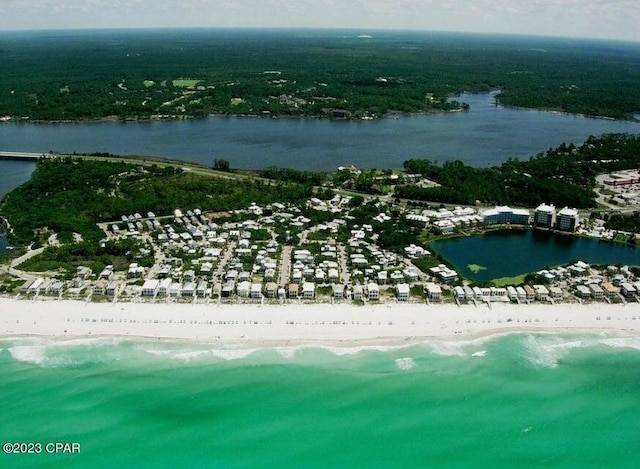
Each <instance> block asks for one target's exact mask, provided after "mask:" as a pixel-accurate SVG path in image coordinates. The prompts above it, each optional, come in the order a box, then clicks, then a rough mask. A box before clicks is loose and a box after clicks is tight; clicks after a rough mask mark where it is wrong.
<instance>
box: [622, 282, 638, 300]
mask: <svg viewBox="0 0 640 469" xmlns="http://www.w3.org/2000/svg"><path fill="white" fill-rule="evenodd" d="M620 292H621V293H622V294H623V295H624V296H625V297H627V298H631V297H633V296H635V295H636V294H637V293H638V291H637V290H636V288H635V287H634V286H633V285H632V284H630V283H628V282H624V283H622V284H621V285H620Z"/></svg>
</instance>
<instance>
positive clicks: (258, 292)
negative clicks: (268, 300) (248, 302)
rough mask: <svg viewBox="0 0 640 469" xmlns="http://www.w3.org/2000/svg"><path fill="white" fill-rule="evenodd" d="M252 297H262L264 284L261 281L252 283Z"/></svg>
mask: <svg viewBox="0 0 640 469" xmlns="http://www.w3.org/2000/svg"><path fill="white" fill-rule="evenodd" d="M251 298H254V299H260V298H262V284H260V283H252V284H251Z"/></svg>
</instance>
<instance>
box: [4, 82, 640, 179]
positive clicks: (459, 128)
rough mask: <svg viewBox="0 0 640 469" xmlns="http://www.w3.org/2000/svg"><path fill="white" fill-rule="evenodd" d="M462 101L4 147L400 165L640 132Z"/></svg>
mask: <svg viewBox="0 0 640 469" xmlns="http://www.w3.org/2000/svg"><path fill="white" fill-rule="evenodd" d="M455 99H457V100H459V101H462V102H466V103H469V104H470V106H471V107H470V110H469V111H463V112H446V113H436V114H419V115H399V116H395V118H394V117H388V118H383V119H379V120H374V121H331V120H320V119H295V118H289V119H287V118H282V119H270V118H256V117H213V116H212V117H209V118H206V119H200V120H189V121H160V122H138V123H133V122H128V123H117V122H92V123H62V124H33V123H3V124H0V142H1V143H0V146H1V147H2V148H0V149H1V150H7V151H24V152H48V151H50V150H52V151H57V152H68V153H72V152H74V151H75V152H79V153H82V152H85V153H91V152H108V153H112V154H119V155H146V156H156V157H166V158H173V159H178V160H185V161H190V162H196V163H200V164H203V165H205V166H210V165H211V164H212V162H213V160H214V159H215V158H224V159H227V160H228V161H229V162H230V163H231V166H232V167H234V168H242V169H247V168H248V169H258V168H263V167H267V166H272V165H275V166H280V167H289V168H297V169H306V170H319V171H332V170H334V169H335V168H337V167H338V166H341V165H351V164H353V165H355V166H357V167H363V168H378V169H382V168H401V167H402V162H403V161H405V160H407V159H409V158H427V159H431V160H437V161H440V162H442V161H446V160H455V159H459V160H461V161H464V162H465V163H467V164H469V165H471V166H478V167H482V166H487V165H495V164H499V163H501V162H503V161H505V160H507V159H508V158H520V159H526V158H529V157H530V156H533V155H535V154H537V153H539V152H541V151H544V150H546V149H548V148H550V147H557V146H558V145H560V144H561V143H562V142H565V143H575V144H580V143H582V142H583V141H584V140H586V138H587V137H589V136H590V135H600V134H603V133H618V132H628V133H636V132H640V124H638V123H635V122H622V121H613V120H607V119H592V118H585V117H580V116H573V115H567V114H559V113H553V112H544V111H535V110H527V109H513V108H507V107H503V106H496V105H495V94H494V93H483V94H463V95H461V96H459V97H456V98H455ZM2 164H3V162H2V161H0V165H2ZM1 169H2V167H1V166H0V170H1Z"/></svg>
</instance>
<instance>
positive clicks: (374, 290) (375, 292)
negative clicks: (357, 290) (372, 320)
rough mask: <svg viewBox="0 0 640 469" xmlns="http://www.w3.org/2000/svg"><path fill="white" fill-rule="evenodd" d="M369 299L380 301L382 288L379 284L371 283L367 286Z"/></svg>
mask: <svg viewBox="0 0 640 469" xmlns="http://www.w3.org/2000/svg"><path fill="white" fill-rule="evenodd" d="M367 299H369V300H379V299H380V287H379V286H378V284H377V283H374V282H370V283H369V284H367Z"/></svg>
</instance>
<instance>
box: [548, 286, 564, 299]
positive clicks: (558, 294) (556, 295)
mask: <svg viewBox="0 0 640 469" xmlns="http://www.w3.org/2000/svg"><path fill="white" fill-rule="evenodd" d="M549 296H550V297H551V298H553V299H554V300H555V301H558V300H561V299H562V298H563V297H564V293H563V291H562V288H560V287H556V286H553V287H549Z"/></svg>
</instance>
